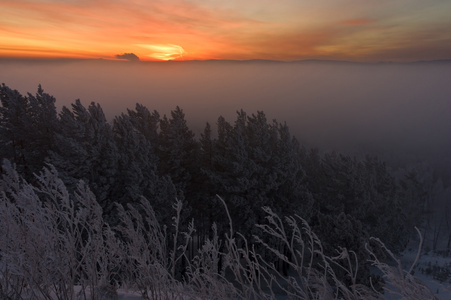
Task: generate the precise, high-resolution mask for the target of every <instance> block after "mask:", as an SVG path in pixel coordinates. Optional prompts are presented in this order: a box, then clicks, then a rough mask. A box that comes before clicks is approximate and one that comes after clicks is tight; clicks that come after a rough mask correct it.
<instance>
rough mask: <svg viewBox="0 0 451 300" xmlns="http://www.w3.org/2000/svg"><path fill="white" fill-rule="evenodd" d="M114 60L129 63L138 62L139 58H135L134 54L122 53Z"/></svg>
mask: <svg viewBox="0 0 451 300" xmlns="http://www.w3.org/2000/svg"><path fill="white" fill-rule="evenodd" d="M116 58H118V59H126V60H129V61H139V57H138V56H136V54H134V53H124V54H117V55H116Z"/></svg>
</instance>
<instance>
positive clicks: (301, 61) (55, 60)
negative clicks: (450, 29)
mask: <svg viewBox="0 0 451 300" xmlns="http://www.w3.org/2000/svg"><path fill="white" fill-rule="evenodd" d="M0 62H1V63H6V62H21V63H27V62H28V63H42V62H49V63H58V62H60V63H64V62H74V63H76V62H102V63H118V64H152V63H157V64H164V63H236V64H249V63H262V64H293V63H295V64H312V63H315V64H340V65H346V64H353V65H414V64H423V65H424V64H451V59H436V60H418V61H406V62H396V61H379V62H364V61H350V60H333V59H299V60H288V61H286V60H271V59H248V60H238V59H236V60H235V59H207V60H168V61H125V60H114V59H111V60H110V59H104V58H17V57H12V58H8V57H0Z"/></svg>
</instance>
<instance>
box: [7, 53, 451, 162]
mask: <svg viewBox="0 0 451 300" xmlns="http://www.w3.org/2000/svg"><path fill="white" fill-rule="evenodd" d="M0 70H1V71H0V83H1V82H3V83H5V84H6V85H8V86H9V87H11V88H13V89H17V90H19V91H20V92H21V93H26V92H31V93H35V92H36V90H37V86H38V84H39V83H40V84H42V87H43V88H44V90H45V91H46V92H47V93H49V94H51V95H53V96H55V98H56V100H57V106H58V108H61V107H62V106H63V105H66V106H68V105H70V104H71V103H73V102H74V100H75V99H77V98H79V99H81V101H82V103H83V104H85V105H88V104H89V103H90V102H91V101H95V102H98V103H100V104H101V106H102V108H103V109H104V111H105V113H106V115H107V117H108V118H109V119H112V118H113V116H114V115H117V114H119V113H121V112H125V111H126V108H134V106H135V103H137V102H139V103H142V104H144V105H145V106H147V107H148V108H149V109H150V110H154V109H156V110H157V111H159V112H160V114H168V113H169V112H170V110H171V109H173V108H175V107H176V106H177V105H178V106H180V107H181V108H183V110H184V111H185V113H186V117H187V120H188V122H189V125H190V127H191V128H193V130H195V131H197V132H198V131H201V130H202V129H203V127H204V125H205V122H207V121H208V122H210V123H211V124H215V123H216V120H217V118H218V116H219V115H223V116H224V117H225V118H226V119H227V120H228V121H230V122H233V121H234V119H235V112H236V111H237V110H239V109H243V110H245V111H246V112H247V113H249V114H251V113H254V112H256V111H258V110H262V111H264V112H265V113H266V115H267V117H268V119H273V118H275V119H277V120H278V121H279V122H284V121H286V122H287V123H288V125H289V127H290V129H291V131H292V133H293V134H295V135H296V136H297V137H298V139H299V140H300V141H301V143H303V144H305V145H307V146H309V147H320V148H321V149H331V150H340V151H360V150H365V151H368V152H372V153H379V152H381V151H383V152H384V153H386V154H387V155H395V156H396V155H400V154H401V155H402V156H404V157H406V156H409V155H411V156H412V157H415V156H424V157H429V158H437V157H444V156H448V157H449V153H451V84H450V78H451V63H442V64H439V63H429V64H428V63H423V64H420V63H417V64H351V63H333V62H302V63H301V62H293V63H276V62H161V63H156V62H154V63H131V62H108V61H65V62H64V61H63V62H55V61H28V62H21V61H7V60H3V61H0Z"/></svg>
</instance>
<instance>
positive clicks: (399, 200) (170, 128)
mask: <svg viewBox="0 0 451 300" xmlns="http://www.w3.org/2000/svg"><path fill="white" fill-rule="evenodd" d="M0 99H1V105H2V106H1V107H0V139H1V140H0V147H1V148H0V156H1V158H2V159H8V160H10V161H11V162H13V163H14V164H15V165H16V169H17V170H18V171H19V172H20V173H21V174H22V176H24V178H26V180H27V181H29V182H33V181H34V180H36V179H35V176H34V175H33V173H37V172H39V171H40V170H41V169H42V167H43V166H44V165H45V164H46V163H48V164H52V165H53V166H55V168H56V169H57V170H58V172H59V175H60V177H61V178H62V179H63V180H64V182H65V184H66V185H67V187H68V188H69V189H72V190H75V188H76V185H77V183H78V181H79V180H83V181H85V182H86V183H87V184H88V185H89V186H90V188H91V189H92V192H93V193H94V194H95V196H96V199H97V201H98V202H99V204H100V206H101V207H102V209H103V214H104V216H105V218H106V219H107V220H109V221H110V222H111V223H114V222H116V213H117V212H116V209H115V205H114V203H115V202H117V203H120V204H122V205H124V206H125V204H129V203H131V204H134V203H136V204H137V203H139V202H140V200H141V197H142V196H144V197H145V198H146V199H148V200H149V201H150V202H151V205H152V206H153V207H154V208H155V211H156V213H157V216H158V218H159V220H160V221H161V222H163V223H166V224H168V226H169V224H170V218H171V216H172V208H171V205H172V203H173V202H174V199H175V198H178V199H179V200H182V201H183V202H184V203H185V207H188V208H189V210H188V211H187V210H185V216H184V218H185V219H187V218H188V212H189V211H190V213H189V215H190V218H191V217H193V218H194V219H195V220H197V222H198V224H196V227H197V228H198V230H199V233H198V234H199V236H200V237H202V236H205V235H207V234H208V232H209V231H210V228H211V225H212V224H213V223H214V222H216V223H217V224H218V228H219V230H220V231H221V230H225V228H224V226H227V224H228V220H227V216H225V215H224V211H223V209H222V207H220V206H221V203H220V202H219V201H218V199H217V198H216V195H220V196H221V197H222V198H223V199H225V201H226V203H227V205H228V209H229V211H230V213H231V216H232V221H233V226H234V229H235V230H236V231H239V232H241V233H242V234H243V235H245V236H246V237H248V238H250V237H252V235H253V234H254V233H255V232H254V231H255V230H256V227H255V226H254V224H261V223H263V222H264V217H265V213H264V212H263V210H262V209H261V208H262V207H263V206H269V207H271V208H272V209H273V210H274V211H275V212H276V213H278V214H280V215H295V214H297V215H299V216H300V217H302V218H304V219H305V220H307V221H309V223H310V224H311V225H312V228H313V229H314V230H315V232H317V233H318V234H319V235H320V238H321V240H322V241H323V243H324V247H325V249H326V250H327V249H331V251H332V249H336V248H337V247H339V246H341V247H346V248H348V249H351V250H354V251H356V252H357V253H358V254H359V255H361V256H364V255H365V254H364V252H365V251H363V249H362V247H363V245H364V243H365V241H366V240H367V239H368V238H369V237H370V236H377V237H380V238H381V239H382V241H383V242H384V243H385V244H386V245H387V246H388V247H389V248H390V249H398V250H401V249H403V247H405V245H406V242H407V239H408V237H409V234H408V232H410V231H411V230H412V228H413V226H414V225H415V224H417V223H415V222H418V220H419V219H420V218H421V213H422V207H423V206H422V205H423V204H424V201H425V199H424V197H421V195H420V194H419V193H420V191H421V189H422V186H421V184H420V183H419V181H418V180H415V178H411V177H408V178H407V177H406V178H401V179H396V178H395V177H394V176H393V174H391V173H390V172H389V170H388V168H387V167H386V165H385V163H384V162H383V161H380V160H379V159H377V158H375V157H366V158H364V159H357V158H355V157H350V156H347V155H343V154H339V153H326V154H321V153H320V152H319V151H318V150H315V149H305V148H304V147H302V146H301V145H299V143H298V141H297V140H296V139H295V138H294V137H293V136H292V135H291V134H290V131H289V128H288V126H287V124H281V123H279V122H277V121H275V120H272V121H268V120H267V119H266V117H265V114H264V113H263V112H258V113H257V114H252V115H247V114H246V113H245V112H244V111H238V112H237V117H236V120H235V121H234V122H233V123H229V122H228V121H226V120H225V119H224V118H222V117H219V118H218V121H217V124H216V126H211V125H210V124H206V126H205V130H204V131H203V133H202V134H201V135H200V138H196V137H195V134H194V133H193V132H192V131H191V130H190V129H189V127H188V126H187V123H186V120H185V115H184V113H183V111H182V109H180V108H179V107H177V108H175V110H173V111H172V112H171V114H170V116H166V115H165V116H160V114H159V113H158V112H157V111H151V110H149V109H148V108H146V107H144V106H142V105H140V104H137V105H136V107H135V108H134V109H133V110H132V109H129V110H127V112H126V113H122V114H121V115H119V116H116V117H115V118H114V120H113V122H112V123H109V122H108V121H107V120H106V118H105V115H104V113H103V111H102V108H101V107H100V105H99V104H96V103H91V104H90V105H89V106H88V107H84V106H83V105H82V104H81V103H80V101H79V100H76V101H75V103H73V104H72V106H71V107H70V108H68V107H63V109H62V110H61V112H59V113H58V112H57V110H56V108H55V98H54V97H52V96H50V95H48V94H46V93H45V92H44V91H43V89H42V88H41V86H39V88H38V91H37V93H36V94H35V95H32V94H28V95H26V96H24V95H21V94H20V93H19V92H18V91H16V90H12V89H10V88H9V87H7V86H5V85H2V86H1V87H0ZM410 176H415V175H411V174H410ZM413 194H415V195H417V197H414V198H412V197H411V195H413ZM356 248H357V249H356Z"/></svg>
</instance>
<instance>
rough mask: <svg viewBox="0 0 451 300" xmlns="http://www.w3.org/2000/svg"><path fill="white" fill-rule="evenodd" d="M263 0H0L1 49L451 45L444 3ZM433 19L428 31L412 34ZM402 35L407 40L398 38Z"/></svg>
mask: <svg viewBox="0 0 451 300" xmlns="http://www.w3.org/2000/svg"><path fill="white" fill-rule="evenodd" d="M261 1H263V4H264V5H263V4H262V3H261V2H260V1H254V0H249V1H246V2H241V1H239V2H238V1H235V0H230V1H227V3H225V2H224V3H222V2H213V1H211V0H202V1H201V0H164V1H163V0H154V1H146V0H131V1H125V0H114V1H113V0H66V1H61V0H46V1H37V0H15V1H6V0H0V56H3V57H77V58H106V59H115V56H116V55H117V54H119V53H133V54H135V55H137V56H138V57H140V59H141V60H168V59H178V60H190V59H255V58H258V59H281V60H292V59H302V58H331V59H358V60H362V59H363V60H365V59H372V58H374V57H383V55H384V53H388V52H390V53H399V55H400V57H403V55H402V54H401V53H402V52H403V51H404V52H409V51H410V52H409V53H416V54H415V55H417V56H421V57H427V53H428V52H427V51H426V50H418V51H416V50H415V49H430V50H431V49H432V48H434V47H436V45H439V43H441V45H442V46H441V47H440V49H442V50H441V52H440V53H445V52H446V51H445V50H446V49H449V47H450V43H451V42H450V40H451V37H450V36H449V34H447V33H446V31H444V30H443V28H449V27H450V26H451V21H450V20H448V19H447V17H446V16H447V14H446V13H444V11H446V9H445V8H447V7H449V8H450V9H451V4H446V3H444V2H441V4H440V5H441V6H439V5H438V4H437V8H436V9H430V10H428V11H427V13H422V14H421V16H422V18H423V19H421V20H419V18H418V17H417V15H416V14H417V11H416V10H415V9H418V12H419V11H420V8H422V7H421V6H420V4H418V3H422V2H420V0H413V2H415V3H416V4H417V6H418V8H416V7H414V6H413V5H412V7H413V8H412V9H411V10H408V9H406V8H404V7H397V6H395V4H390V3H391V2H390V1H382V2H381V4H377V5H376V4H368V3H367V2H365V3H363V2H361V1H357V0H337V2H334V3H332V4H328V5H324V4H318V3H313V2H312V3H306V2H299V1H295V0H278V1H275V0H261ZM431 2H437V3H438V1H437V0H431ZM344 4H346V5H344ZM423 11H424V10H422V12H423ZM362 15H364V16H367V17H362ZM338 16H340V17H341V18H340V19H339V18H338ZM437 20H438V21H437ZM434 22H435V23H436V24H439V25H437V26H438V27H437V28H435V27H434V26H435V25H434V26H432V25H431V26H430V27H431V28H433V30H436V32H437V34H434V35H432V36H433V37H434V38H431V37H425V36H424V35H421V34H420V33H418V32H419V31H420V29H423V28H425V27H426V28H427V26H425V25H428V24H432V23H434ZM340 25H341V26H340ZM343 25H348V26H343ZM406 37H409V39H410V40H411V41H410V42H409V43H407V42H406V43H404V45H403V44H401V43H400V42H399V41H405V39H406ZM425 42H426V43H427V44H428V45H430V46H428V47H425V46H424V43H425ZM143 45H147V46H143ZM390 49H391V50H390ZM393 49H396V51H393ZM432 52H433V51H432ZM432 52H430V53H432ZM449 53H451V49H450V51H449ZM415 55H414V54H412V55H411V57H415ZM431 55H432V54H431ZM450 56H451V54H449V55H448V56H447V55H443V57H442V58H451V57H450ZM404 57H406V56H404ZM434 57H435V56H434ZM390 59H391V58H390Z"/></svg>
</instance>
